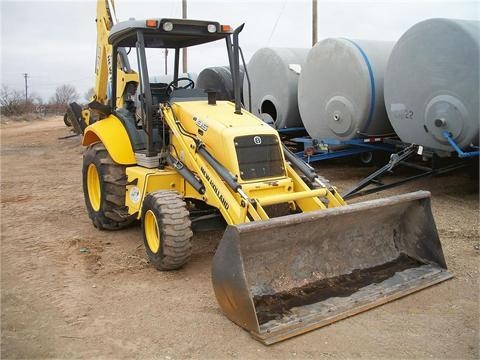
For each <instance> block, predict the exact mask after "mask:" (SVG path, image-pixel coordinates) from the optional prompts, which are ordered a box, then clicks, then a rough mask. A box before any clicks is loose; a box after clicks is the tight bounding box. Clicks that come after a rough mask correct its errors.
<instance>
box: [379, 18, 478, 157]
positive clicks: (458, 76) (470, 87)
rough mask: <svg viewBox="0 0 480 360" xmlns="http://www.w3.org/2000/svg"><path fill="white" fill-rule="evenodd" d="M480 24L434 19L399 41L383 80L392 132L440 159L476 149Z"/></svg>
mask: <svg viewBox="0 0 480 360" xmlns="http://www.w3.org/2000/svg"><path fill="white" fill-rule="evenodd" d="M479 54H480V22H478V21H465V20H453V19H430V20H425V21H422V22H420V23H418V24H416V25H414V26H413V27H411V28H410V29H409V30H408V31H407V32H406V33H405V34H403V36H402V37H401V38H400V39H399V40H398V42H397V44H396V45H395V47H394V49H393V51H392V54H391V56H390V60H389V61H388V65H387V70H386V75H385V104H386V106H387V111H388V116H389V118H390V122H391V123H392V126H393V128H394V129H395V131H396V132H397V134H398V136H399V137H400V139H401V140H402V141H404V142H407V143H414V144H418V145H423V146H425V147H429V148H431V149H434V150H435V152H437V153H438V154H440V155H442V153H444V152H451V151H452V148H451V146H450V145H449V144H448V142H447V140H446V139H445V138H444V137H443V136H442V133H443V132H444V131H447V132H449V133H451V134H452V137H453V139H454V140H455V141H456V142H457V144H458V145H459V146H460V147H461V148H463V149H464V148H466V147H468V145H470V144H473V145H477V144H478V135H479V130H478V129H479V76H480V73H479V62H480V59H479Z"/></svg>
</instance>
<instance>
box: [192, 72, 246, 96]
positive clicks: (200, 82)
mask: <svg viewBox="0 0 480 360" xmlns="http://www.w3.org/2000/svg"><path fill="white" fill-rule="evenodd" d="M243 76H244V70H243V66H240V92H242V87H243ZM195 87H197V88H200V89H205V90H215V91H216V92H217V100H233V99H234V98H235V95H234V90H233V81H232V74H231V72H230V67H229V66H215V67H208V68H205V69H203V70H202V71H201V72H200V74H198V78H197V81H196V86H195ZM241 94H242V93H241Z"/></svg>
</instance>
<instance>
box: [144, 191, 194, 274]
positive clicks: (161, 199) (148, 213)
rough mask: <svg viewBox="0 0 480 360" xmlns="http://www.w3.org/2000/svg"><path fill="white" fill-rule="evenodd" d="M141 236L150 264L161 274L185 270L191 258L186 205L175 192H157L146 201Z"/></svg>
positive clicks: (189, 224) (190, 236)
mask: <svg viewBox="0 0 480 360" xmlns="http://www.w3.org/2000/svg"><path fill="white" fill-rule="evenodd" d="M142 234H143V242H144V244H145V250H146V252H147V256H148V259H149V260H150V263H151V264H152V265H153V266H155V267H156V268H157V269H158V270H175V269H178V268H180V267H182V266H183V265H184V264H185V263H187V262H188V260H189V259H190V255H191V254H192V236H193V232H192V230H191V221H190V217H189V212H188V209H187V204H186V203H185V201H183V199H182V197H181V195H180V194H179V193H177V192H176V191H170V190H165V191H156V192H153V193H150V194H148V195H147V196H146V197H145V200H144V202H143V207H142Z"/></svg>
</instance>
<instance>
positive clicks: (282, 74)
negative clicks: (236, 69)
mask: <svg viewBox="0 0 480 360" xmlns="http://www.w3.org/2000/svg"><path fill="white" fill-rule="evenodd" d="M307 54H308V49H300V48H262V49H259V50H257V51H256V52H255V54H253V56H252V58H251V59H250V61H249V63H248V65H247V70H248V75H249V77H250V82H251V95H250V96H251V110H252V113H253V114H254V115H256V116H258V117H260V118H262V119H263V120H265V121H266V122H273V123H274V125H275V127H276V128H277V129H280V128H291V127H298V126H302V121H301V119H300V114H299V112H298V103H297V86H298V77H299V74H300V71H301V69H302V65H303V63H304V62H305V59H306V58H307ZM243 99H244V100H245V105H246V108H247V109H249V105H250V100H249V99H250V98H249V94H248V83H247V77H246V76H245V78H244V82H243Z"/></svg>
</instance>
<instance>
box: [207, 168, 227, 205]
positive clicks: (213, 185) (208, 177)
mask: <svg viewBox="0 0 480 360" xmlns="http://www.w3.org/2000/svg"><path fill="white" fill-rule="evenodd" d="M200 171H201V172H202V174H203V176H205V178H206V179H207V181H208V183H209V184H210V186H211V187H212V189H213V192H214V193H215V195H217V197H218V199H219V200H220V202H221V203H222V205H223V207H224V208H225V210H228V208H229V207H230V205H229V204H228V202H227V200H225V198H224V197H223V195H222V193H221V192H220V190H218V187H217V185H215V183H214V182H213V180H212V179H211V178H210V175H209V174H208V173H207V171H206V170H205V169H204V168H203V166H202V167H200Z"/></svg>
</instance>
